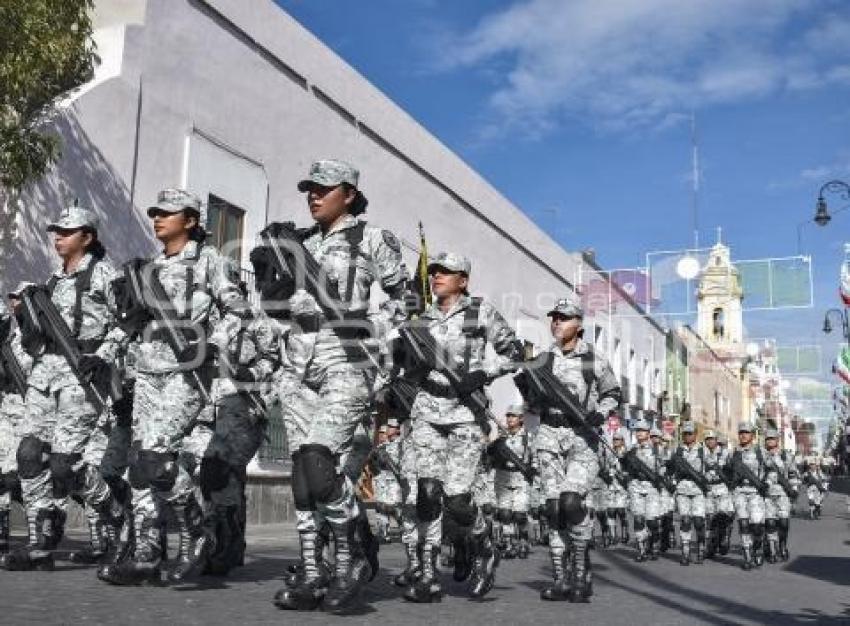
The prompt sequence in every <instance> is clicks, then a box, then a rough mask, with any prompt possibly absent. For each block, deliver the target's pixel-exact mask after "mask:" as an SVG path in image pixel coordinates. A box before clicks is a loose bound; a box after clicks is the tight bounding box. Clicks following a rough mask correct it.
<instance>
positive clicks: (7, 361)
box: [0, 317, 27, 397]
mask: <svg viewBox="0 0 850 626" xmlns="http://www.w3.org/2000/svg"><path fill="white" fill-rule="evenodd" d="M0 379H2V380H4V381H5V382H6V384H10V385H12V386H13V387H14V388H15V389H16V390H17V392H18V393H19V394H20V396H21V397H24V396H25V395H26V393H27V377H26V375H25V374H24V370H23V368H21V364H20V363H19V362H18V358H17V357H16V356H15V352H14V350H12V318H11V317H9V318H6V319H4V320H3V321H2V322H0Z"/></svg>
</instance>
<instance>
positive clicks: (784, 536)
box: [779, 518, 791, 561]
mask: <svg viewBox="0 0 850 626" xmlns="http://www.w3.org/2000/svg"><path fill="white" fill-rule="evenodd" d="M789 526H790V523H789V520H788V518H785V519H780V520H779V558H780V559H782V560H783V561H788V559H789V558H790V556H791V555H790V554H789V553H788V530H789Z"/></svg>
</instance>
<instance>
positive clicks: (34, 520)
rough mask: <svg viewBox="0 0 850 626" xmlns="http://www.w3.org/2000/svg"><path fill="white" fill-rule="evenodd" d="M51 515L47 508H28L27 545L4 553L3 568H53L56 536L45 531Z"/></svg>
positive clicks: (10, 569) (19, 569)
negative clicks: (48, 534) (33, 509)
mask: <svg viewBox="0 0 850 626" xmlns="http://www.w3.org/2000/svg"><path fill="white" fill-rule="evenodd" d="M51 515H52V513H51V512H50V511H48V510H46V509H39V510H37V511H32V510H27V545H25V546H21V547H20V548H17V549H15V550H12V551H10V552H9V553H7V554H4V555H2V557H0V565H2V567H3V568H5V569H7V570H9V571H13V572H21V571H31V570H42V571H50V570H52V569H53V567H54V561H53V552H52V549H53V547H55V546H54V538H53V537H48V536H47V535H46V533H45V529H46V528H47V527H48V522H47V520H48V518H49V517H50V516H51ZM50 527H51V528H52V526H50ZM51 546H53V547H51Z"/></svg>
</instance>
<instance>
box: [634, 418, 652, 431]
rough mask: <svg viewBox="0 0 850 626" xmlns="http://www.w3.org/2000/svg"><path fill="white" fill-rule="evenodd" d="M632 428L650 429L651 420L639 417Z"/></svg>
mask: <svg viewBox="0 0 850 626" xmlns="http://www.w3.org/2000/svg"><path fill="white" fill-rule="evenodd" d="M632 430H650V427H649V422H648V421H646V420H645V419H639V420H637V421H636V422H635V423H634V426H632Z"/></svg>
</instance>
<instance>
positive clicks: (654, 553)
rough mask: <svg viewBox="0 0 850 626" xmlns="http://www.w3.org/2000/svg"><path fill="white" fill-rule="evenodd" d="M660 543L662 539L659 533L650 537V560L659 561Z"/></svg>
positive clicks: (654, 533)
mask: <svg viewBox="0 0 850 626" xmlns="http://www.w3.org/2000/svg"><path fill="white" fill-rule="evenodd" d="M659 543H660V537H659V536H658V533H657V532H653V533H651V534H650V535H649V557H648V558H649V560H650V561H657V560H658V544H659Z"/></svg>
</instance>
